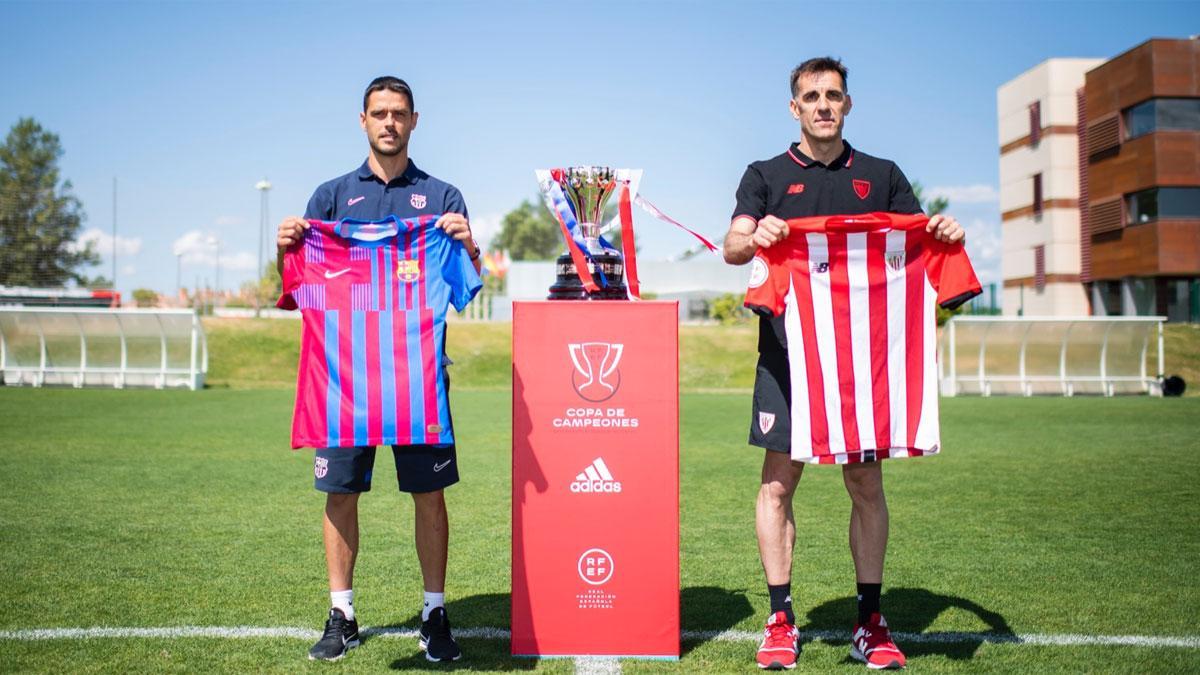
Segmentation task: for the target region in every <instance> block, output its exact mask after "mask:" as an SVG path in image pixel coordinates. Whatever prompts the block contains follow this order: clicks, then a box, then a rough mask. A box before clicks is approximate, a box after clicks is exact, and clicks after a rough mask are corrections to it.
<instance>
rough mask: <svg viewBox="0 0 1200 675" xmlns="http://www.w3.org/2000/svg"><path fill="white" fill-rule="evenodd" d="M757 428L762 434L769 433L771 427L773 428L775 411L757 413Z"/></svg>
mask: <svg viewBox="0 0 1200 675" xmlns="http://www.w3.org/2000/svg"><path fill="white" fill-rule="evenodd" d="M758 428H759V429H761V430H762V432H763V433H764V434H767V433H770V431H771V429H774V428H775V413H769V412H761V411H760V412H759V413H758Z"/></svg>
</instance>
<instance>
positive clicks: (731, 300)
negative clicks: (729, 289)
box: [708, 293, 750, 324]
mask: <svg viewBox="0 0 1200 675" xmlns="http://www.w3.org/2000/svg"><path fill="white" fill-rule="evenodd" d="M708 316H709V318H711V319H713V320H714V321H718V322H720V323H722V324H734V323H745V322H747V321H749V320H750V310H748V309H746V308H745V307H743V306H742V296H741V295H738V294H736V293H726V294H725V295H722V296H719V297H717V298H714V299H713V301H712V303H711V304H710V305H709V309H708Z"/></svg>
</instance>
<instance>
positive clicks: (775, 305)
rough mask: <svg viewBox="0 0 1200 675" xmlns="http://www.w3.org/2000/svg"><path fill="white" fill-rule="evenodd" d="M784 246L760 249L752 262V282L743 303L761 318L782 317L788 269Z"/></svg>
mask: <svg viewBox="0 0 1200 675" xmlns="http://www.w3.org/2000/svg"><path fill="white" fill-rule="evenodd" d="M784 247H785V245H784V244H782V243H781V244H779V245H776V246H772V247H771V248H768V249H759V250H758V251H757V252H756V253H755V254H754V258H753V259H752V260H751V261H750V282H749V284H748V288H747V289H746V299H745V301H744V302H743V303H742V304H743V305H745V306H746V307H748V308H749V309H750V310H751V311H753V312H754V313H755V314H758V315H760V316H782V315H783V309H784V301H785V300H786V298H787V288H788V269H787V262H786V260H785V259H784V258H783V257H782V252H783V249H784Z"/></svg>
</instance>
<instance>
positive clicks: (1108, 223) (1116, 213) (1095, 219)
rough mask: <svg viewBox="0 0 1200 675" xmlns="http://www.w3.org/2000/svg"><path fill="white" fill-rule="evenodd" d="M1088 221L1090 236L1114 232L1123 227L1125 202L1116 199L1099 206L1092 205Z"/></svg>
mask: <svg viewBox="0 0 1200 675" xmlns="http://www.w3.org/2000/svg"><path fill="white" fill-rule="evenodd" d="M1090 211H1091V212H1090V214H1089V218H1088V220H1089V221H1091V228H1090V229H1091V232H1090V236H1089V237H1088V238H1089V239H1091V237H1094V236H1096V235H1098V234H1103V233H1105V232H1116V231H1118V230H1120V229H1121V228H1122V227H1124V226H1125V218H1124V213H1125V200H1124V199H1122V198H1120V197H1118V198H1116V199H1110V200H1108V201H1106V202H1101V203H1099V204H1092V206H1091V209H1090Z"/></svg>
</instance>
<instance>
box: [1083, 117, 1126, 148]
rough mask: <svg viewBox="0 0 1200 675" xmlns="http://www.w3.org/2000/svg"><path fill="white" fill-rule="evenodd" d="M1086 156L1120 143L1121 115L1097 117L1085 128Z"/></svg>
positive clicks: (1114, 146)
mask: <svg viewBox="0 0 1200 675" xmlns="http://www.w3.org/2000/svg"><path fill="white" fill-rule="evenodd" d="M1087 139H1088V148H1087V152H1088V157H1095V156H1096V155H1099V154H1100V153H1102V152H1105V151H1107V150H1112V149H1113V148H1116V147H1117V146H1119V145H1121V116H1120V114H1113V115H1109V116H1107V117H1104V118H1102V119H1099V120H1097V121H1095V122H1093V123H1092V124H1090V125H1089V126H1088V128H1087Z"/></svg>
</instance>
